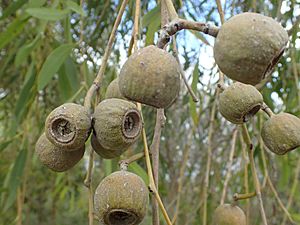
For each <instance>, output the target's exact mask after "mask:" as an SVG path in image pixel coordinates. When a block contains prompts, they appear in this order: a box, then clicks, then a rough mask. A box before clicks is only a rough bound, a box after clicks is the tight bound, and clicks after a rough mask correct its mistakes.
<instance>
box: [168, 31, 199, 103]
mask: <svg viewBox="0 0 300 225" xmlns="http://www.w3.org/2000/svg"><path fill="white" fill-rule="evenodd" d="M173 55H174V57H175V58H176V60H177V63H178V66H179V70H180V74H181V77H182V79H183V82H184V84H185V86H186V88H187V89H188V92H189V94H190V96H191V97H192V99H193V101H194V102H199V98H197V96H196V94H195V93H194V91H193V89H192V88H191V86H190V85H189V83H188V81H187V79H186V76H185V72H184V70H183V68H182V65H181V63H180V60H179V57H178V50H177V44H176V37H175V36H174V37H173Z"/></svg>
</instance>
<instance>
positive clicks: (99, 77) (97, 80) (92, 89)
mask: <svg viewBox="0 0 300 225" xmlns="http://www.w3.org/2000/svg"><path fill="white" fill-rule="evenodd" d="M127 3H128V0H124V1H123V2H122V5H121V8H120V10H119V12H118V15H117V18H116V21H115V23H114V26H113V29H112V32H111V34H110V36H109V40H108V43H107V46H106V49H105V52H104V56H103V59H102V64H101V67H100V70H99V71H98V73H97V76H96V78H95V79H94V82H93V84H92V85H91V87H90V88H89V90H88V91H87V94H86V96H85V99H84V106H85V107H86V108H87V109H88V110H90V109H91V105H92V97H93V95H94V94H95V92H96V91H98V90H99V88H100V84H101V81H102V79H103V75H104V72H105V69H106V65H107V61H108V57H109V55H110V52H111V49H112V46H113V43H114V41H115V38H116V32H117V29H118V26H119V24H120V22H121V19H122V15H123V13H124V11H125V7H126V5H127Z"/></svg>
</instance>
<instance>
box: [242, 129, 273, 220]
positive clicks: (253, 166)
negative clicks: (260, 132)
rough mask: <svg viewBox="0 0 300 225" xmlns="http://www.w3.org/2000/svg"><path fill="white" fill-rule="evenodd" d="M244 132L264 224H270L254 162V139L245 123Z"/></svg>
mask: <svg viewBox="0 0 300 225" xmlns="http://www.w3.org/2000/svg"><path fill="white" fill-rule="evenodd" d="M242 134H243V138H244V141H245V143H246V144H247V146H248V155H249V159H250V166H251V171H252V176H253V182H254V186H255V192H256V195H257V199H258V202H259V208H260V214H261V217H262V221H263V224H264V225H268V222H267V218H266V214H265V209H264V205H263V200H262V196H261V190H260V183H259V180H258V176H257V171H256V167H255V162H254V149H253V144H252V141H251V139H250V136H249V133H248V129H247V127H246V125H245V124H243V125H242Z"/></svg>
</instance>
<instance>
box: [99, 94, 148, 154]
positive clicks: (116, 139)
mask: <svg viewBox="0 0 300 225" xmlns="http://www.w3.org/2000/svg"><path fill="white" fill-rule="evenodd" d="M93 117H94V118H93V119H94V133H95V134H96V137H97V141H98V142H99V143H100V144H101V146H103V148H104V149H110V150H111V151H114V152H117V151H121V153H123V152H124V151H125V150H127V149H128V148H129V147H130V146H131V145H132V144H134V143H135V142H136V141H137V140H138V138H139V136H140V133H141V130H142V119H141V114H140V112H139V111H138V109H137V107H136V105H135V104H134V103H132V102H129V101H126V100H122V99H116V98H111V99H105V100H103V101H102V102H100V103H99V104H98V105H97V107H96V109H95V112H94V116H93Z"/></svg>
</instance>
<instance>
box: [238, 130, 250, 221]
mask: <svg viewBox="0 0 300 225" xmlns="http://www.w3.org/2000/svg"><path fill="white" fill-rule="evenodd" d="M239 136H240V143H241V145H242V151H243V160H244V188H245V192H246V193H249V179H248V167H249V159H248V157H247V152H246V148H247V146H246V145H245V143H244V142H243V136H242V134H241V133H240V135H239ZM246 222H247V225H249V224H250V201H249V199H246Z"/></svg>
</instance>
